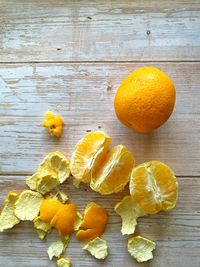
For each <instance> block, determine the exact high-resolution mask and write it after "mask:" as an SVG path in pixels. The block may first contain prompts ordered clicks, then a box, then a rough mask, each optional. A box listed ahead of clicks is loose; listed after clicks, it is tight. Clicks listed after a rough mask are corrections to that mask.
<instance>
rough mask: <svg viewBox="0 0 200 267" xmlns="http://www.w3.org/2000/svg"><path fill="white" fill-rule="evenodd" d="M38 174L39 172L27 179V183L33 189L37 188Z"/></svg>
mask: <svg viewBox="0 0 200 267" xmlns="http://www.w3.org/2000/svg"><path fill="white" fill-rule="evenodd" d="M38 176H39V173H38V172H36V173H34V174H33V175H32V176H29V177H27V179H26V185H28V187H29V188H30V189H31V190H37V181H38Z"/></svg>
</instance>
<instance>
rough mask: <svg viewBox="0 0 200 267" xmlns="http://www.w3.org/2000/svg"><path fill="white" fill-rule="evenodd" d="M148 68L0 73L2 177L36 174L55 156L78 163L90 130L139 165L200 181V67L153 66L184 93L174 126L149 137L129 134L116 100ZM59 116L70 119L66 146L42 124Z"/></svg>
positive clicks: (15, 68) (70, 67)
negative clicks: (77, 150)
mask: <svg viewBox="0 0 200 267" xmlns="http://www.w3.org/2000/svg"><path fill="white" fill-rule="evenodd" d="M142 65H143V64H120V63H117V64H115V65H113V64H56V63H55V64H32V65H30V64H26V65H23V64H22V65H20V64H14V65H9V64H8V65H3V66H0V80H1V84H2V81H3V86H2V87H1V91H0V99H1V102H2V104H1V105H0V116H1V126H0V147H1V150H0V158H1V161H0V172H1V173H2V174H6V173H13V174H14V173H32V172H33V171H34V170H35V169H36V167H37V165H38V163H39V162H40V161H41V159H42V158H43V157H44V156H45V155H46V154H47V153H48V152H49V151H53V150H61V151H63V152H64V153H65V154H66V155H67V156H68V157H71V154H72V151H73V149H74V146H75V144H76V142H77V141H78V140H79V139H80V138H81V137H82V136H83V135H84V134H86V132H87V130H98V129H99V128H98V127H101V128H100V129H101V130H103V131H105V132H107V133H108V134H109V135H110V136H111V137H112V138H113V145H114V144H121V143H122V144H124V145H127V147H128V149H130V150H131V151H132V152H133V153H134V154H135V157H136V161H137V163H141V162H144V161H148V160H152V159H159V160H161V161H164V162H166V163H167V164H169V165H170V166H171V167H172V168H173V169H174V171H175V173H176V174H177V175H180V176H181V175H184V176H185V175H199V158H200V138H199V132H200V121H199V115H200V114H199V106H200V91H199V87H198V80H199V71H200V64H198V63H195V64H193V63H190V64H180V63H178V64H176V63H170V64H157V63H155V64H153V65H155V66H157V67H160V68H161V69H163V70H164V71H165V72H166V73H167V74H168V75H169V76H170V77H171V78H172V79H173V81H174V83H175V86H176V89H177V100H176V107H175V111H174V113H173V115H172V116H171V118H170V119H169V121H168V122H167V123H166V124H165V125H164V126H163V127H161V128H160V129H158V130H156V131H155V132H153V133H151V134H149V135H145V134H136V133H133V132H132V131H131V130H129V129H126V128H125V127H124V126H123V125H121V124H120V123H119V121H118V120H117V119H116V116H115V113H114V107H113V98H114V94H115V91H116V90H117V88H118V86H119V84H120V82H121V80H122V79H123V77H124V76H125V75H127V74H128V73H129V72H131V71H132V70H134V69H135V68H137V67H139V66H142ZM49 109H50V110H52V111H54V112H57V113H59V114H61V115H62V116H63V117H64V121H65V128H64V133H63V135H62V137H61V139H59V140H57V139H53V138H51V137H50V136H49V134H48V132H47V131H46V129H45V128H43V127H42V125H41V123H42V120H43V118H44V113H45V111H47V110H49Z"/></svg>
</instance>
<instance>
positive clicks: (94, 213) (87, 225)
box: [76, 202, 108, 240]
mask: <svg viewBox="0 0 200 267" xmlns="http://www.w3.org/2000/svg"><path fill="white" fill-rule="evenodd" d="M107 222H108V214H107V211H106V210H105V209H104V208H103V207H101V206H99V205H97V204H96V203H94V202H91V203H89V204H88V205H87V207H86V209H85V214H84V218H83V221H82V223H81V224H80V230H79V231H78V232H77V234H76V237H77V239H78V240H93V239H95V238H96V237H99V236H101V235H102V234H103V232H104V230H105V227H106V224H107Z"/></svg>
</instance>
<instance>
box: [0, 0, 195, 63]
mask: <svg viewBox="0 0 200 267" xmlns="http://www.w3.org/2000/svg"><path fill="white" fill-rule="evenodd" d="M0 25H1V29H0V61H1V62H2V61H4V62H15V61H17V62H19V61H20V62H27V61H29V62H30V61H31V62H32V61H132V60H138V61H140V60H158V61H160V60H167V61H169V60H172V61H173V60H180V61H183V60H194V61H196V60H200V53H199V49H200V35H199V29H200V2H199V1H198V0H192V1H180V0H179V1H174V0H170V1H164V0H160V1H159V2H158V1H156V0H154V1H139V0H137V1H127V0H125V1H102V0H101V1H88V0H87V1H66V0H57V1H53V0H43V1H39V0H30V1H25V0H11V1H7V0H1V1H0Z"/></svg>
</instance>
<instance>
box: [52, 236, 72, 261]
mask: <svg viewBox="0 0 200 267" xmlns="http://www.w3.org/2000/svg"><path fill="white" fill-rule="evenodd" d="M68 243H69V236H66V237H65V238H64V239H63V241H62V240H58V241H56V242H52V243H51V245H50V247H49V248H48V250H47V253H48V256H49V259H50V260H52V259H53V258H54V257H56V258H59V257H60V256H61V254H62V253H64V251H65V250H66V248H67V246H68Z"/></svg>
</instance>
